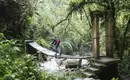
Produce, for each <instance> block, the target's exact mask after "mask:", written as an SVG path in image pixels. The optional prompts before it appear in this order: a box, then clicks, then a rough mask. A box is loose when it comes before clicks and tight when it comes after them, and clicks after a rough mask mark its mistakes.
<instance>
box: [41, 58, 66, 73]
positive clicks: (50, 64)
mask: <svg viewBox="0 0 130 80" xmlns="http://www.w3.org/2000/svg"><path fill="white" fill-rule="evenodd" d="M40 69H41V70H47V71H48V72H57V71H59V70H63V69H65V66H63V65H62V66H59V65H58V62H57V59H56V58H54V57H53V58H52V59H51V60H50V61H47V62H45V63H40Z"/></svg>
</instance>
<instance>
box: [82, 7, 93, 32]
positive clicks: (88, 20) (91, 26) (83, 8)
mask: <svg viewBox="0 0 130 80" xmlns="http://www.w3.org/2000/svg"><path fill="white" fill-rule="evenodd" d="M83 11H84V13H85V16H86V18H87V20H88V24H89V26H90V29H91V28H92V25H91V22H90V21H89V18H88V16H87V13H86V11H85V9H84V7H83Z"/></svg>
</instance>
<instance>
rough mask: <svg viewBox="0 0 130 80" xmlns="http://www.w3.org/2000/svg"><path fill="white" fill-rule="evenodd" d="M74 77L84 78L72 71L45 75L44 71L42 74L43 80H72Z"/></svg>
mask: <svg viewBox="0 0 130 80" xmlns="http://www.w3.org/2000/svg"><path fill="white" fill-rule="evenodd" d="M76 77H78V78H79V77H85V76H83V75H82V74H81V73H80V72H78V71H74V72H59V73H55V74H53V73H47V72H46V71H43V73H42V79H43V80H72V79H74V78H76Z"/></svg>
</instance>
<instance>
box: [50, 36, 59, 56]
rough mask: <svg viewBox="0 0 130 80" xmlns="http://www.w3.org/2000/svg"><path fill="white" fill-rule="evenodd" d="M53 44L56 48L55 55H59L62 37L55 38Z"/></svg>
mask: <svg viewBox="0 0 130 80" xmlns="http://www.w3.org/2000/svg"><path fill="white" fill-rule="evenodd" d="M51 44H53V45H54V49H55V52H56V55H55V57H57V54H58V53H59V50H58V48H59V45H60V39H59V38H55V39H54V40H53V42H52V43H51Z"/></svg>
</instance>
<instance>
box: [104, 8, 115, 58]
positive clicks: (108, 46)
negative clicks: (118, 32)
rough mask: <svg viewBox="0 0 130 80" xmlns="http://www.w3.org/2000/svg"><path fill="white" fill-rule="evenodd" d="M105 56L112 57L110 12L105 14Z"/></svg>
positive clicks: (111, 19) (111, 21)
mask: <svg viewBox="0 0 130 80" xmlns="http://www.w3.org/2000/svg"><path fill="white" fill-rule="evenodd" d="M105 16H106V56H107V57H113V52H112V51H113V15H112V10H108V11H107V12H106V15H105Z"/></svg>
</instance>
